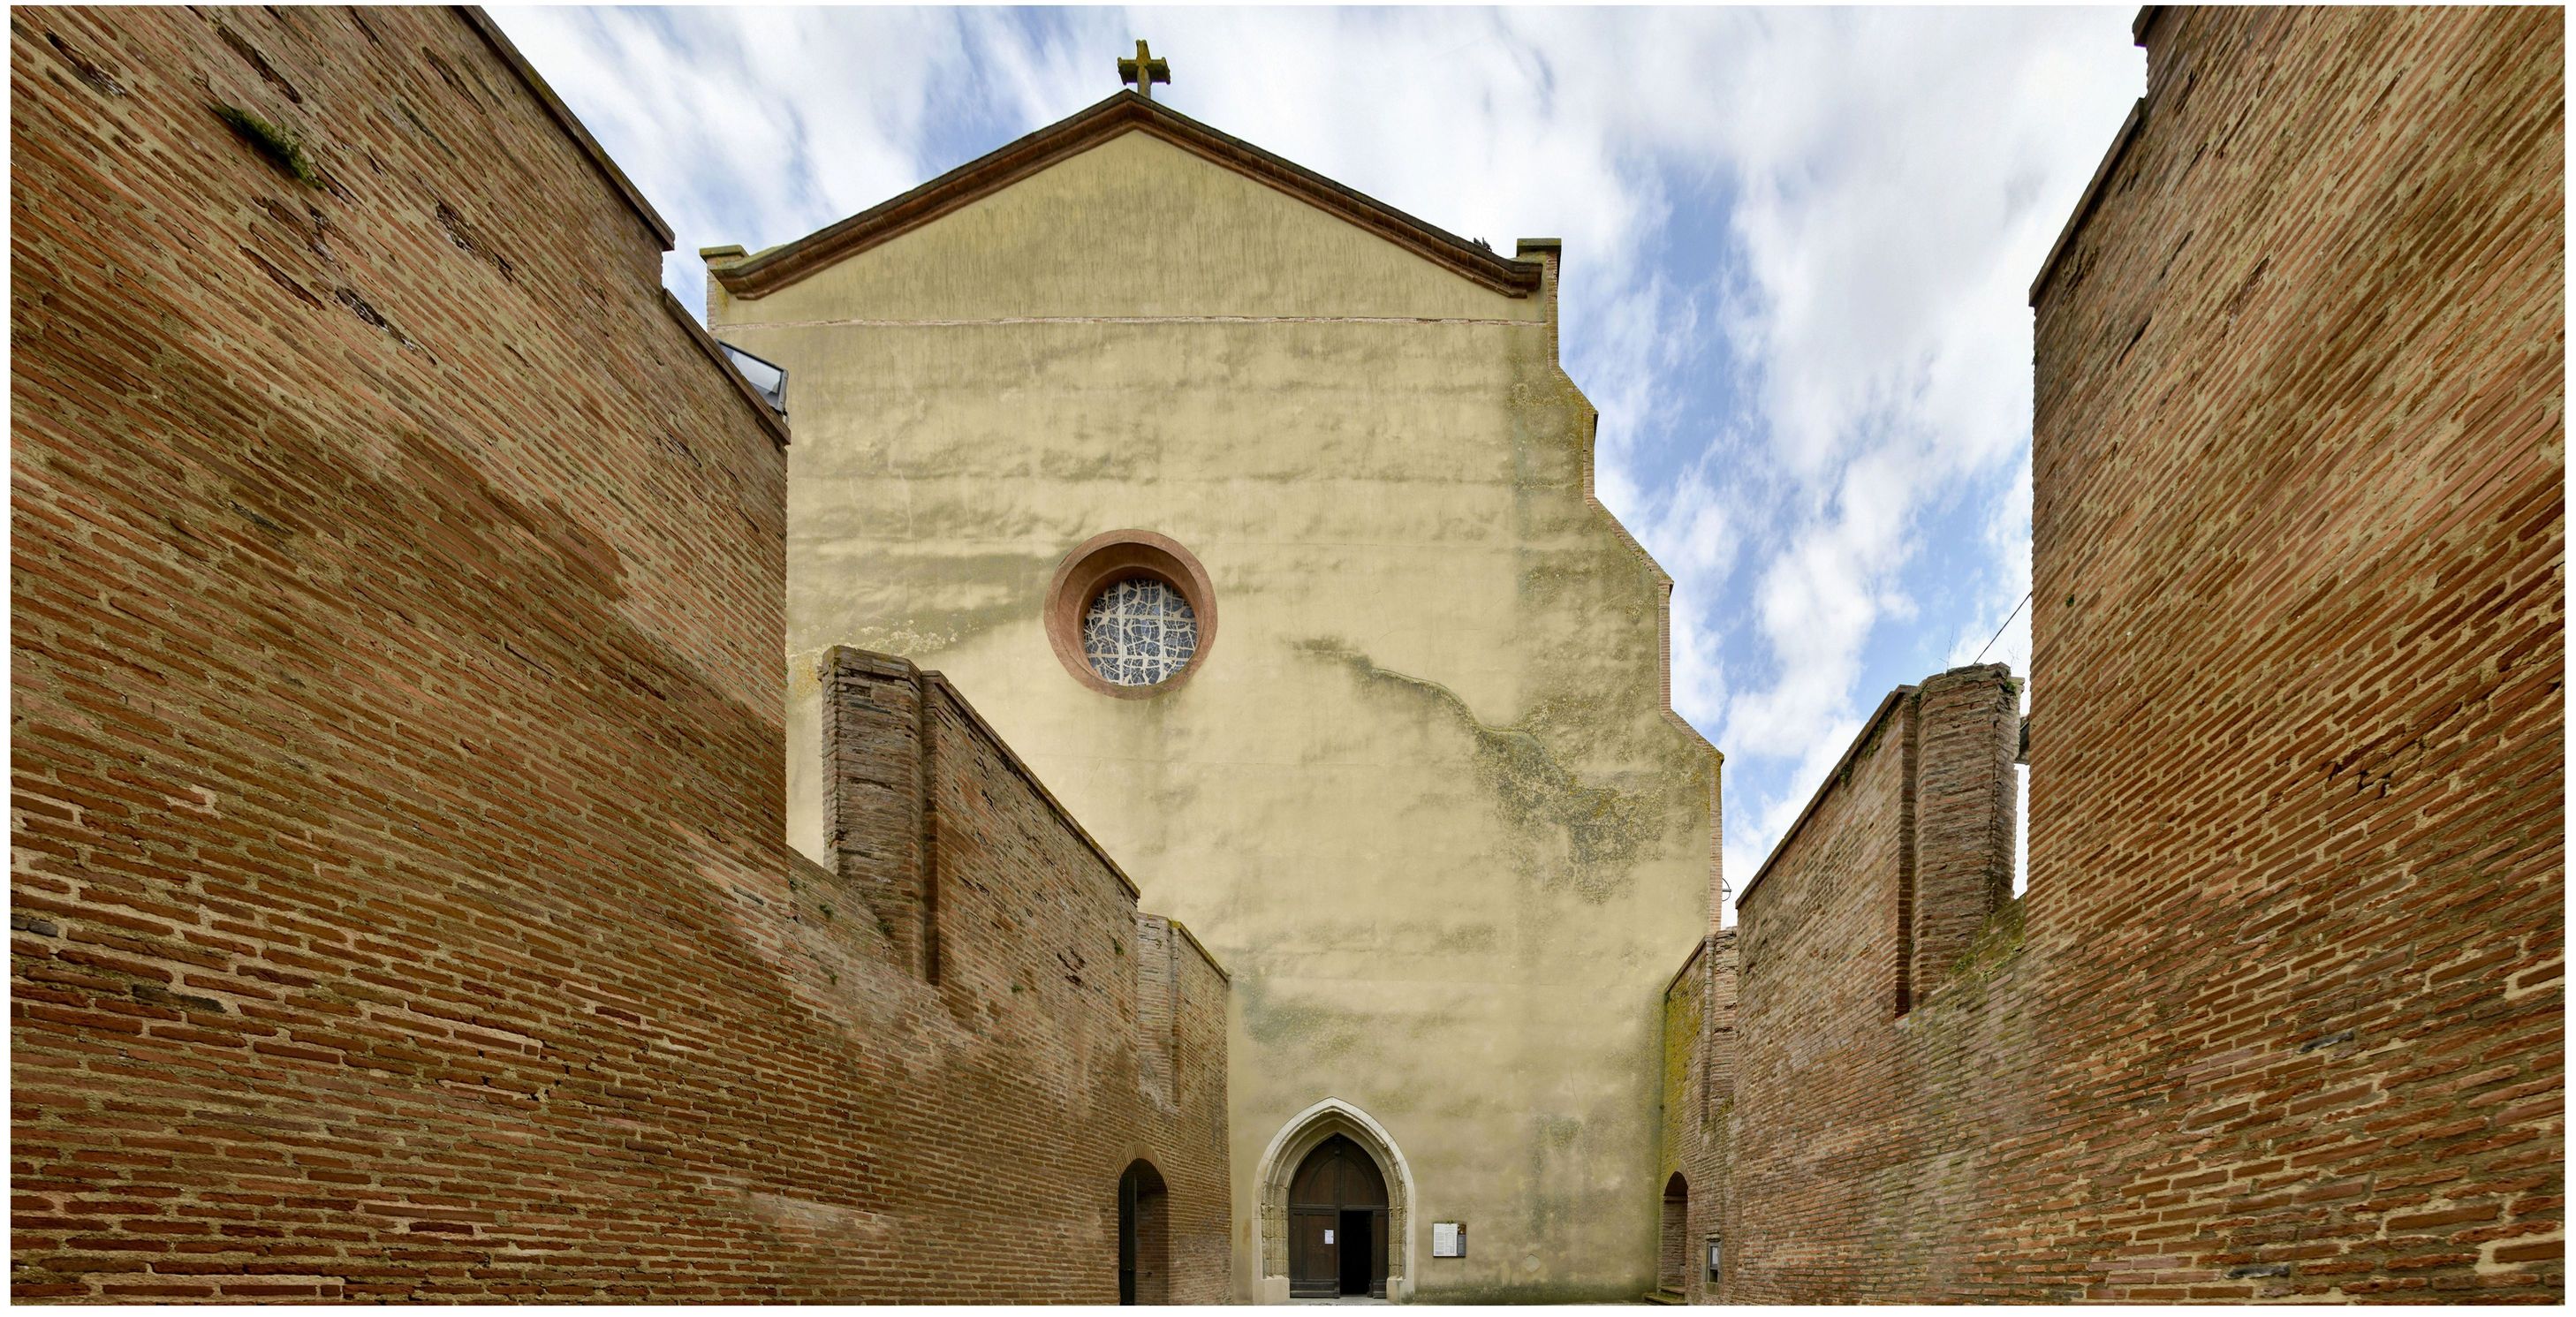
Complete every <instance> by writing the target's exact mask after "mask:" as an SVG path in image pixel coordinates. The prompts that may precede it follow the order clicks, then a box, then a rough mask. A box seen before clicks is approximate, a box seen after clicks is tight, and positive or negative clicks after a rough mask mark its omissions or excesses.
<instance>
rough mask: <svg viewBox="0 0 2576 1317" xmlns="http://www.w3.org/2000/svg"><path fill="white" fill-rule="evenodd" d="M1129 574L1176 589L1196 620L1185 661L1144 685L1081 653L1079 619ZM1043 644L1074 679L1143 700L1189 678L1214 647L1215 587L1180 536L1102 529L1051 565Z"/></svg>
mask: <svg viewBox="0 0 2576 1317" xmlns="http://www.w3.org/2000/svg"><path fill="white" fill-rule="evenodd" d="M1131 576H1143V577H1147V578H1149V579H1152V580H1156V581H1160V582H1162V583H1163V584H1165V585H1167V586H1170V587H1171V588H1172V589H1173V590H1175V591H1177V592H1178V593H1179V594H1180V596H1181V598H1182V599H1183V600H1184V601H1185V602H1187V603H1188V604H1189V606H1190V612H1191V613H1192V614H1193V615H1195V616H1196V618H1197V619H1198V645H1197V647H1196V648H1194V649H1192V650H1191V651H1190V660H1189V662H1187V663H1184V664H1182V665H1181V666H1180V669H1179V670H1178V671H1176V672H1174V673H1172V675H1170V676H1168V677H1165V678H1163V679H1162V680H1161V681H1158V682H1155V683H1154V684H1152V685H1150V686H1121V685H1119V684H1118V683H1116V682H1114V681H1111V680H1109V679H1108V678H1106V677H1103V676H1101V675H1100V674H1099V673H1097V672H1094V671H1093V670H1092V668H1091V661H1090V660H1089V659H1087V658H1085V657H1084V656H1083V652H1082V622H1083V618H1084V616H1085V615H1086V614H1088V613H1089V612H1090V611H1091V604H1092V601H1093V600H1095V599H1098V598H1099V597H1100V592H1101V591H1103V590H1106V589H1108V588H1109V587H1110V586H1112V585H1114V584H1116V583H1118V582H1120V581H1123V580H1126V579H1127V578H1129V577H1131ZM1046 600H1047V602H1046V633H1047V643H1048V644H1049V645H1051V646H1052V647H1053V648H1054V649H1055V657H1056V661H1057V662H1059V663H1062V664H1064V670H1065V671H1066V672H1067V673H1070V674H1071V675H1072V677H1073V679H1074V680H1075V681H1078V682H1081V683H1082V684H1083V685H1084V686H1086V687H1089V688H1090V689H1091V690H1094V691H1097V692H1098V693H1100V694H1102V695H1107V696H1109V697H1111V698H1113V699H1120V700H1145V699H1152V698H1153V697H1155V696H1157V695H1168V694H1170V693H1171V692H1172V691H1175V690H1177V689H1179V688H1180V687H1181V685H1182V684H1183V683H1185V682H1187V681H1188V680H1189V679H1190V675H1191V674H1192V673H1195V672H1197V671H1198V670H1199V667H1200V665H1201V664H1203V663H1205V662H1206V661H1207V656H1208V651H1209V650H1211V649H1213V648H1215V647H1216V591H1215V590H1214V589H1213V588H1212V587H1210V586H1209V585H1208V575H1207V569H1206V568H1205V567H1202V566H1200V565H1199V560H1198V559H1197V558H1196V557H1195V556H1193V555H1192V554H1191V553H1190V551H1189V550H1187V549H1184V548H1182V547H1181V544H1180V541H1178V540H1175V539H1173V538H1172V537H1171V536H1169V535H1159V534H1156V533H1155V532H1153V531H1150V530H1134V529H1130V530H1112V531H1103V532H1101V533H1100V534H1098V535H1094V536H1092V537H1091V538H1090V539H1087V540H1084V541H1083V542H1082V543H1080V544H1077V545H1075V546H1074V547H1073V552H1071V553H1068V554H1066V555H1065V556H1064V561H1063V562H1061V563H1059V564H1057V565H1056V569H1055V579H1054V580H1053V581H1051V582H1049V583H1048V584H1047V593H1046Z"/></svg>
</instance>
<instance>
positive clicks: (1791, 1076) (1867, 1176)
mask: <svg viewBox="0 0 2576 1317" xmlns="http://www.w3.org/2000/svg"><path fill="white" fill-rule="evenodd" d="M2017 699H2018V690H2017V686H2016V683H2015V682H2014V681H2013V680H2012V679H2011V677H2010V676H2009V675H2007V674H2006V673H2005V671H2004V670H2003V669H2002V668H2001V667H1999V666H1988V667H1971V668H1961V669H1957V670H1955V671H1952V672H1947V673H1943V674H1940V675H1938V676H1935V677H1931V678H1928V679H1926V680H1925V681H1924V682H1923V683H1922V685H1921V686H1920V687H1912V686H1909V687H1903V688H1900V689H1899V690H1897V691H1895V692H1893V693H1892V694H1891V695H1890V696H1889V697H1888V698H1887V699H1886V700H1885V701H1884V702H1882V703H1881V704H1880V706H1879V708H1878V710H1877V712H1876V713H1875V714H1874V715H1873V716H1872V717H1871V719H1870V720H1869V722H1868V724H1867V725H1866V726H1865V727H1864V728H1863V730H1862V732H1861V734H1860V735H1859V737H1858V738H1856V739H1855V741H1854V742H1853V745H1852V747H1851V749H1850V751H1849V752H1848V753H1847V754H1846V756H1845V758H1844V760H1843V761H1842V763H1841V764H1839V765H1838V766H1837V767H1836V770H1835V772H1834V774H1833V776H1832V777H1831V778H1829V779H1828V780H1827V782H1826V784H1825V786H1824V787H1823V788H1822V790H1820V791H1819V793H1818V795H1817V797H1816V799H1815V801H1814V802H1813V803H1812V804H1811V805H1810V806H1809V807H1808V811H1807V813H1806V814H1805V815H1804V816H1803V817H1802V818H1801V820H1800V821H1799V822H1798V823H1797V824H1796V825H1794V826H1793V827H1792V828H1791V830H1790V832H1789V834H1788V836H1787V837H1786V838H1784V839H1783V841H1782V843H1781V845H1780V846H1779V848H1778V849H1777V850H1775V851H1774V852H1773V854H1772V855H1771V857H1770V858H1769V859H1768V860H1767V861H1765V863H1764V865H1763V867H1762V870H1761V871H1760V872H1759V873H1757V874H1755V875H1754V878H1753V881H1752V882H1750V883H1748V884H1746V886H1745V892H1744V897H1743V899H1742V901H1741V902H1740V903H1739V905H1738V907H1737V914H1738V919H1739V921H1740V922H1739V924H1738V929H1737V937H1738V938H1739V943H1738V951H1739V955H1740V973H1741V977H1742V987H1741V995H1740V997H1739V998H1738V1001H1737V1006H1736V1026H1737V1029H1738V1037H1737V1039H1736V1044H1737V1052H1738V1060H1737V1066H1738V1072H1737V1079H1736V1083H1735V1097H1734V1103H1733V1105H1732V1106H1731V1107H1730V1108H1729V1110H1728V1113H1727V1118H1726V1121H1725V1130H1724V1134H1723V1140H1724V1144H1725V1149H1726V1155H1725V1157H1724V1158H1723V1164H1722V1165H1721V1166H1720V1167H1718V1168H1716V1173H1717V1174H1720V1175H1722V1176H1724V1177H1725V1179H1726V1182H1727V1184H1728V1185H1729V1190H1730V1192H1729V1193H1728V1199H1729V1201H1728V1202H1726V1203H1725V1204H1724V1205H1723V1206H1722V1207H1721V1209H1720V1222H1721V1224H1720V1226H1719V1228H1718V1229H1717V1230H1716V1231H1715V1232H1714V1233H1718V1234H1721V1235H1722V1236H1724V1237H1725V1238H1726V1239H1727V1240H1728V1242H1729V1244H1730V1247H1729V1249H1728V1258H1729V1261H1728V1266H1727V1272H1726V1276H1725V1279H1724V1280H1723V1282H1722V1283H1721V1285H1720V1289H1719V1294H1717V1295H1703V1296H1701V1297H1705V1298H1710V1299H1714V1298H1718V1297H1723V1298H1724V1299H1725V1300H1727V1301H1730V1302H1779V1301H1797V1300H1805V1299H1814V1298H1837V1299H1859V1300H1886V1301H1895V1300H1907V1299H1926V1298H1937V1297H1965V1295H1963V1294H1962V1293H1961V1291H1962V1289H1963V1288H1964V1287H1966V1286H1968V1285H1969V1284H1970V1282H1971V1279H1972V1278H1971V1277H1970V1275H1969V1274H1968V1272H1967V1267H1966V1264H1967V1262H1968V1258H1967V1257H1966V1255H1965V1249H1966V1244H1967V1240H1966V1238H1965V1234H1964V1231H1965V1229H1966V1227H1967V1226H1968V1225H1969V1224H1970V1223H1971V1222H1973V1220H1974V1217H1973V1215H1969V1214H1964V1213H1961V1212H1960V1211H1958V1210H1957V1209H1959V1208H1961V1207H1973V1206H1974V1191H1975V1186H1976V1185H1978V1184H1979V1183H1980V1182H1982V1181H1983V1180H1984V1179H1985V1178H1986V1177H1987V1176H1990V1175H1992V1174H1994V1173H1995V1172H1996V1169H1997V1168H1995V1167H1994V1166H1992V1165H1990V1164H1989V1163H1988V1162H1987V1161H1986V1146H1985V1145H1986V1141H1987V1140H1989V1139H1990V1138H1992V1137H1993V1135H1994V1134H1995V1132H1996V1123H1997V1121H1998V1120H2001V1119H2005V1118H2007V1116H2008V1112H2007V1111H2006V1110H2004V1109H2003V1108H2004V1107H2006V1106H2008V1105H2009V1099H2010V1098H2011V1097H2012V1095H2013V1094H2012V1090H2011V1089H2010V1088H2009V1087H2003V1088H1998V1087H1997V1086H1994V1085H1992V1084H1990V1083H1988V1082H1986V1079H1987V1076H1988V1075H1989V1074H1990V1073H1991V1072H1992V1071H1994V1070H1995V1069H1996V1068H1997V1067H1998V1066H2002V1067H2006V1068H2008V1067H2010V1066H2011V1065H2012V1064H2013V1062H2014V1059H2015V1058H2017V1057H2020V1056H2023V1055H2026V1048H2027V1046H2028V1020H2027V1018H2026V1017H2025V1016H2024V1014H2023V1013H2022V1012H2021V1011H2020V1010H2019V1009H2018V1007H2017V1005H2015V1004H2014V1003H2013V1002H2011V1001H2008V1000H1989V998H1990V997H1991V996H1995V995H1996V990H1997V985H1996V983H1995V982H1994V979H1995V970H1996V966H1995V964H1994V961H1995V960H1996V958H1997V956H1998V955H1999V954H2004V953H2007V952H2008V950H2009V947H2010V945H2011V943H2012V939H2013V936H2014V933H2015V932H2016V931H2017V925H2016V922H2015V921H2016V920H2017V918H2018V916H2019V914H2020V908H2019V906H2018V904H2017V903H2014V902H2012V901H2011V900H2010V894H2011V893H2010V888H2011V876H2010V875H2011V864H2010V860H2011V846H2012V797H2013V786H2014V783H2013V780H2012V775H2011V773H2010V771H2009V769H2010V762H2011V749H2012V746H2013V744H2014V742H2015V740H2016V739H2017V731H2018V724H2017V722H2016V720H2015V719H2014V717H2013V716H2012V711H2013V708H2014V704H2015V702H2016V701H2017ZM1909 880H1910V881H1911V884H1912V885H1913V887H1914V889H1915V892H1914V896H1913V898H1912V899H1911V900H1910V901H1909V900H1908V899H1907V898H1906V892H1907V888H1908V885H1909ZM1909 912H1910V915H1911V917H1910V919H1909V918H1907V915H1908V913H1909ZM1953 930H1965V931H1964V932H1954V931H1953ZM1935 936H1938V937H1940V938H1941V939H1942V940H1941V941H1939V942H1938V943H1935V944H1933V945H1927V943H1928V942H1931V941H1932V939H1933V938H1934V937H1935ZM1963 961H1964V962H1965V963H1964V965H1963V963H1962V962H1963ZM1909 983H1910V985H1911V993H1910V996H1900V988H1901V987H1903V986H1904V985H1906V984H1909Z"/></svg>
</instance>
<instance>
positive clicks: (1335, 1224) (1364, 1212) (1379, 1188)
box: [1288, 1134, 1387, 1299]
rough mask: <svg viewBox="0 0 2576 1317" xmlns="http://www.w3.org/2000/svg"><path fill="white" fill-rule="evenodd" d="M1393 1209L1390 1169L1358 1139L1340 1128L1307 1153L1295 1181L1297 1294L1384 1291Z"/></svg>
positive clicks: (1291, 1265) (1292, 1251) (1293, 1282)
mask: <svg viewBox="0 0 2576 1317" xmlns="http://www.w3.org/2000/svg"><path fill="white" fill-rule="evenodd" d="M1386 1215H1387V1201H1386V1177H1385V1176H1384V1175H1383V1174H1381V1173H1380V1172H1379V1170H1378V1168H1377V1163H1376V1162H1375V1161H1374V1160H1372V1159H1371V1158H1370V1157H1369V1155H1368V1154H1367V1153H1366V1152H1363V1151H1361V1149H1360V1146H1359V1145H1358V1144H1356V1143H1353V1142H1351V1141H1350V1140H1349V1139H1347V1138H1344V1137H1343V1136H1341V1135H1339V1134H1336V1135H1334V1136H1333V1137H1331V1138H1329V1139H1326V1140H1324V1142H1323V1143H1321V1144H1319V1145H1317V1146H1316V1148H1315V1150H1314V1151H1312V1152H1310V1153H1307V1154H1306V1160H1305V1161H1304V1162H1302V1163H1300V1164H1299V1165H1298V1167H1297V1174H1296V1175H1295V1177H1294V1178H1292V1179H1291V1180H1290V1181H1289V1183H1288V1294H1289V1297H1291V1298H1298V1299H1328V1298H1332V1297H1333V1296H1335V1295H1338V1294H1343V1293H1352V1294H1359V1293H1366V1294H1373V1295H1377V1296H1380V1297H1384V1296H1385V1294H1386ZM1344 1258H1348V1259H1350V1262H1351V1268H1352V1272H1353V1274H1352V1275H1350V1276H1347V1277H1346V1276H1345V1275H1344V1273H1343V1270H1342V1260H1343V1259H1344ZM1363 1274H1364V1275H1365V1279H1366V1285H1365V1287H1361V1286H1360V1285H1358V1284H1357V1282H1358V1281H1360V1279H1361V1278H1362V1275H1363Z"/></svg>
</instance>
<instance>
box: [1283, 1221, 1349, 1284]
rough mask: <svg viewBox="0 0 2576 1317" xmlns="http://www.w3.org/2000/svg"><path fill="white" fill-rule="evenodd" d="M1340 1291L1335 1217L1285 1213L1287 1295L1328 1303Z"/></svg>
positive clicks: (1339, 1250) (1338, 1235) (1338, 1232)
mask: <svg viewBox="0 0 2576 1317" xmlns="http://www.w3.org/2000/svg"><path fill="white" fill-rule="evenodd" d="M1341 1290H1342V1239H1341V1226H1340V1218H1339V1214H1338V1213H1335V1212H1333V1211H1331V1210H1330V1209H1326V1208H1293V1207H1292V1208H1290V1209H1288V1294H1289V1296H1290V1297H1291V1298H1298V1299H1329V1298H1331V1297H1333V1296H1334V1295H1336V1294H1339V1293H1341Z"/></svg>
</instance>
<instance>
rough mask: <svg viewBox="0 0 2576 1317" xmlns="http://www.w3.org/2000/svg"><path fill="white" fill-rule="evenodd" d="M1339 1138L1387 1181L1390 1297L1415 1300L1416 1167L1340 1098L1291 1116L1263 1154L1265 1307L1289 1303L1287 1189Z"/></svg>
mask: <svg viewBox="0 0 2576 1317" xmlns="http://www.w3.org/2000/svg"><path fill="white" fill-rule="evenodd" d="M1335 1135H1340V1136H1341V1137H1343V1138H1346V1139H1349V1140H1350V1141H1351V1142H1353V1143H1355V1144H1358V1145H1359V1147H1360V1150H1361V1151H1362V1152H1365V1153H1367V1154H1368V1155H1369V1159H1370V1160H1371V1161H1373V1162H1375V1163H1377V1170H1378V1173H1379V1175H1381V1176H1383V1177H1384V1178H1385V1180H1386V1194H1387V1220H1386V1239H1387V1258H1386V1297H1388V1298H1390V1299H1393V1300H1395V1301H1396V1302H1398V1303H1401V1302H1403V1301H1404V1300H1406V1299H1408V1298H1411V1297H1412V1296H1413V1281H1414V1276H1415V1274H1416V1273H1415V1271H1414V1262H1413V1259H1414V1247H1413V1244H1414V1236H1415V1235H1416V1234H1417V1233H1418V1230H1417V1228H1416V1227H1417V1224H1418V1223H1416V1222H1415V1221H1414V1219H1413V1167H1412V1166H1411V1165H1410V1164H1409V1163H1407V1162H1406V1161H1405V1160H1404V1154H1403V1153H1402V1152H1399V1151H1397V1150H1396V1146H1395V1138H1394V1136H1392V1135H1390V1134H1388V1133H1387V1132H1386V1127H1385V1126H1383V1125H1380V1124H1378V1123H1377V1121H1376V1120H1374V1119H1372V1118H1371V1117H1370V1116H1369V1114H1368V1113H1367V1112H1365V1111H1362V1110H1360V1109H1359V1108H1358V1107H1355V1106H1352V1105H1351V1104H1350V1103H1348V1102H1344V1101H1342V1100H1341V1099H1340V1098H1326V1099H1324V1100H1323V1101H1321V1102H1318V1103H1316V1104H1315V1105H1313V1106H1311V1107H1308V1108H1306V1109H1305V1110H1304V1111H1301V1112H1298V1113H1297V1114H1296V1115H1294V1116H1291V1117H1289V1119H1288V1122H1287V1123H1286V1124H1284V1125H1282V1126H1280V1127H1279V1132H1278V1133H1277V1134H1276V1135H1273V1136H1272V1137H1271V1140H1270V1146H1269V1147H1268V1148H1266V1149H1264V1150H1263V1151H1262V1154H1261V1173H1260V1179H1259V1181H1258V1183H1259V1184H1260V1186H1261V1190H1260V1192H1261V1197H1260V1211H1261V1284H1260V1287H1259V1290H1258V1295H1259V1297H1260V1299H1261V1301H1262V1302H1264V1303H1284V1302H1286V1301H1287V1299H1288V1186H1289V1181H1290V1180H1291V1179H1292V1178H1294V1177H1295V1176H1296V1174H1297V1168H1298V1167H1299V1166H1301V1165H1303V1164H1304V1163H1305V1161H1306V1155H1307V1154H1308V1153H1311V1152H1313V1151H1314V1150H1315V1149H1317V1148H1319V1147H1321V1146H1323V1145H1324V1144H1325V1143H1326V1142H1328V1141H1330V1140H1331V1139H1332V1138H1333V1137H1334V1136H1335Z"/></svg>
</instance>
